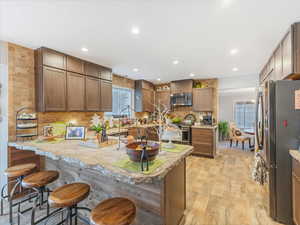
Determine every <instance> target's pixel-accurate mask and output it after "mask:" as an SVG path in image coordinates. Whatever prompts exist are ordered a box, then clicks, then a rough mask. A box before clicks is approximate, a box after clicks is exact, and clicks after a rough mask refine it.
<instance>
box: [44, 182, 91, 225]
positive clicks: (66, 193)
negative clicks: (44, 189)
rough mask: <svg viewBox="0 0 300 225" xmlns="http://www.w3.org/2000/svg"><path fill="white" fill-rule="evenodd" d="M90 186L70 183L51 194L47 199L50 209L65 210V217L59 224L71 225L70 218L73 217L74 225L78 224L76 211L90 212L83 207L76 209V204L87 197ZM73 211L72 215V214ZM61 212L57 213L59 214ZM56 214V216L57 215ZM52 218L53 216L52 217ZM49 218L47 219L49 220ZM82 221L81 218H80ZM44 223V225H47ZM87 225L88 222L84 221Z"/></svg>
mask: <svg viewBox="0 0 300 225" xmlns="http://www.w3.org/2000/svg"><path fill="white" fill-rule="evenodd" d="M89 193H90V186H89V185H88V184H85V183H72V184H66V185H63V186H61V187H59V188H56V189H55V190H53V191H52V192H51V194H50V195H49V198H48V202H49V204H50V206H51V207H52V208H60V209H62V210H67V217H66V219H65V220H63V221H62V222H61V223H63V222H65V221H67V222H68V223H69V224H72V218H73V217H75V225H77V222H78V217H79V216H78V210H87V211H88V212H90V211H91V210H90V209H88V208H85V207H78V206H77V204H78V203H79V202H81V201H83V200H84V199H86V198H87V197H88V196H89ZM73 209H74V211H75V212H74V213H73ZM59 212H61V211H58V212H57V213H59ZM57 213H56V214H57ZM52 216H54V214H53V215H52ZM49 219H50V218H48V220H49ZM80 219H82V220H83V218H80ZM47 222H48V221H46V223H45V224H47ZM84 222H85V223H87V224H89V221H84Z"/></svg>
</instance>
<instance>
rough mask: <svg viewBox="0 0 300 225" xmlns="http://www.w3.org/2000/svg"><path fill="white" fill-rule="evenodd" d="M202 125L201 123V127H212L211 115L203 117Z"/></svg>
mask: <svg viewBox="0 0 300 225" xmlns="http://www.w3.org/2000/svg"><path fill="white" fill-rule="evenodd" d="M202 123H203V125H206V126H212V125H213V119H212V116H211V115H206V116H203V119H202Z"/></svg>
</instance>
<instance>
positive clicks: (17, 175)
mask: <svg viewBox="0 0 300 225" xmlns="http://www.w3.org/2000/svg"><path fill="white" fill-rule="evenodd" d="M36 168H37V167H36V164H34V163H26V164H20V165H16V166H12V167H9V168H7V169H6V170H5V171H4V175H6V176H7V177H8V178H10V179H11V180H10V181H8V182H7V184H5V185H3V187H2V188H1V200H0V201H1V203H0V208H1V209H0V214H1V216H2V215H3V211H4V207H3V201H4V199H8V201H9V222H10V224H12V223H13V218H12V214H13V207H14V206H16V205H18V204H21V203H23V202H24V201H25V200H24V201H21V202H18V203H16V204H13V198H14V195H15V194H16V190H17V188H18V187H19V192H22V185H21V183H22V180H23V178H24V177H25V176H26V175H28V174H30V173H32V172H33V171H34V170H35V169H36ZM13 183H14V185H13V187H12V189H11V191H10V193H9V191H8V190H7V194H5V193H4V192H5V189H6V188H8V185H9V184H13Z"/></svg>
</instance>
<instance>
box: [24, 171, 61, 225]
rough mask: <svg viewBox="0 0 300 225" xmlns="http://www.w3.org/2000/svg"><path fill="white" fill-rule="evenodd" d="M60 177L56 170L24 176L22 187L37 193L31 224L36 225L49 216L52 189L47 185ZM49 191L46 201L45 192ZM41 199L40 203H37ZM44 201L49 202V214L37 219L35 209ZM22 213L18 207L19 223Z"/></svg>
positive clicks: (32, 209)
mask: <svg viewBox="0 0 300 225" xmlns="http://www.w3.org/2000/svg"><path fill="white" fill-rule="evenodd" d="M58 177H59V173H58V172H57V171H54V170H48V171H40V172H36V173H33V174H30V175H28V176H26V177H25V178H23V180H22V187H24V188H30V189H32V190H33V191H34V192H35V194H36V198H35V201H34V204H33V207H32V208H31V224H32V225H35V224H38V223H39V222H40V221H42V220H44V219H45V218H47V216H49V205H48V201H47V200H48V197H49V192H50V190H49V189H47V188H46V185H48V184H50V183H52V182H54V181H55V180H57V179H58ZM45 192H47V200H46V201H44V193H45ZM38 201H39V204H38V203H37V202H38ZM44 203H47V216H46V217H43V218H41V219H39V220H38V221H35V210H36V207H37V206H39V207H41V206H42V205H43V204H44ZM20 214H22V213H21V212H20V210H19V209H18V224H19V220H20V218H19V215H20Z"/></svg>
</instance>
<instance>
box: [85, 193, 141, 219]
mask: <svg viewBox="0 0 300 225" xmlns="http://www.w3.org/2000/svg"><path fill="white" fill-rule="evenodd" d="M135 214H136V208H135V205H134V203H133V202H132V201H130V200H128V199H126V198H110V199H107V200H104V201H103V202H101V203H100V204H98V205H97V206H96V207H95V208H94V209H93V210H92V212H91V217H90V220H91V223H92V224H94V225H129V224H131V223H132V222H133V220H134V219H135Z"/></svg>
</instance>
